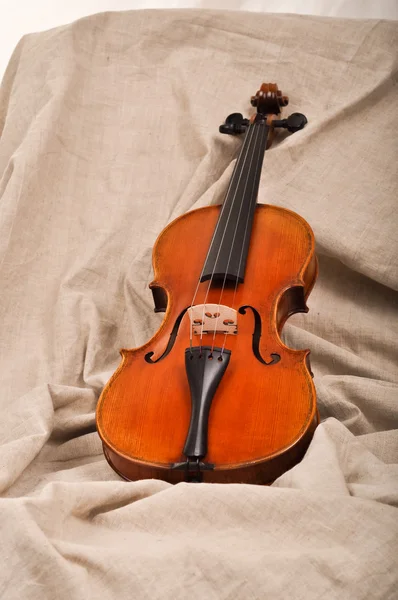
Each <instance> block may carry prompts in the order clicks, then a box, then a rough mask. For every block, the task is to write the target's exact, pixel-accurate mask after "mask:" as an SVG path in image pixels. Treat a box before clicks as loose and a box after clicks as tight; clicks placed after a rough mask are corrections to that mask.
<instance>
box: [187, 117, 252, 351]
mask: <svg viewBox="0 0 398 600" xmlns="http://www.w3.org/2000/svg"><path fill="white" fill-rule="evenodd" d="M252 137H253V126H252V125H249V127H248V131H247V132H246V134H245V141H244V143H243V144H242V147H241V150H240V152H239V155H238V158H237V160H236V163H235V167H234V170H233V173H232V177H231V180H230V184H229V186H228V190H227V194H226V196H225V200H224V202H223V205H222V208H221V212H220V215H219V218H218V221H217V226H216V229H215V231H214V234H213V237H212V241H211V243H210V246H209V250H208V253H207V257H208V256H209V253H210V250H211V247H212V243H213V241H214V239H215V235H216V233H217V229H218V227H219V224H220V223H221V216H222V214H223V212H224V211H225V209H226V206H227V203H226V199H227V197H228V194H229V192H230V189H231V187H232V185H233V184H234V183H235V181H234V179H236V173H237V167H238V164H239V161H240V158H241V156H242V154H243V152H245V153H246V155H245V156H244V160H243V166H242V169H241V171H240V173H239V178H238V182H237V184H236V188H235V191H234V195H233V198H232V202H231V205H230V208H229V213H228V216H227V221H226V223H225V227H224V231H223V235H222V238H221V242H220V244H219V248H218V252H217V256H216V259H215V261H214V265H213V269H212V272H211V276H210V279H209V283H208V286H207V290H206V295H205V298H204V301H203V311H202V319H201V320H202V324H201V332H200V348H202V340H203V332H204V317H205V312H206V308H205V307H206V302H207V298H208V296H209V291H210V288H211V284H212V282H213V278H214V273H215V268H216V264H217V260H218V258H219V255H220V252H221V248H222V244H223V241H224V238H225V233H226V231H227V228H228V223H229V220H230V217H231V214H232V209H233V206H234V204H235V200H236V195H237V189H238V187H239V183H240V179H241V177H242V172H243V167H244V165H245V162H246V159H247V155H248V151H249V147H250V142H251V138H252ZM207 257H206V260H205V262H204V265H203V268H202V271H201V274H200V276H199V280H198V283H197V286H196V290H195V294H194V297H193V300H192V304H191V308H192V306H193V305H194V302H195V298H196V295H197V293H198V289H199V285H200V283H201V282H200V279H201V277H202V275H203V271H204V268H205V265H206V261H207ZM190 330H191V331H190V347H191V351H192V336H193V332H192V330H193V323H192V320H191V327H190Z"/></svg>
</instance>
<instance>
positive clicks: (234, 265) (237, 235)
mask: <svg viewBox="0 0 398 600" xmlns="http://www.w3.org/2000/svg"><path fill="white" fill-rule="evenodd" d="M268 133H269V127H268V125H267V124H266V121H265V119H264V118H263V117H262V115H259V114H258V115H257V116H256V119H255V121H254V123H252V124H250V125H249V127H248V128H247V131H246V133H245V139H244V142H243V144H242V147H241V150H240V153H239V156H238V158H237V161H236V164H235V168H234V171H233V174H232V177H231V181H230V184H229V187H228V191H227V194H226V197H225V200H224V202H223V205H222V209H221V211H220V216H219V218H218V221H217V225H216V228H215V231H214V234H213V238H212V241H211V244H210V248H209V251H208V254H207V258H206V261H205V264H204V267H203V271H202V275H201V279H200V280H201V281H206V280H208V279H212V280H213V281H220V280H222V281H233V282H236V280H238V282H239V283H243V280H244V273H245V267H246V261H247V254H248V250H249V243H250V235H251V230H252V226H253V218H254V211H255V208H256V204H257V194H258V187H259V184H260V177H261V167H262V164H263V159H264V152H265V149H266V144H267V138H268Z"/></svg>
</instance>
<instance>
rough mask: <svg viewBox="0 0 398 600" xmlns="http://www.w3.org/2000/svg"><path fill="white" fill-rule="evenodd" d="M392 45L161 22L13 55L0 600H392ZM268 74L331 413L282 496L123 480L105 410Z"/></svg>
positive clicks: (366, 34) (367, 27) (1, 251)
mask: <svg viewBox="0 0 398 600" xmlns="http://www.w3.org/2000/svg"><path fill="white" fill-rule="evenodd" d="M397 34H398V24H397V22H396V21H380V20H379V21H377V20H349V19H331V18H329V19H328V18H325V17H310V16H297V15H295V16H294V15H288V14H281V15H272V14H255V13H234V12H224V11H211V10H203V11H200V10H167V11H161V10H147V11H131V12H119V13H116V12H115V13H104V14H98V15H94V16H91V17H88V18H85V19H82V20H80V21H77V22H75V23H73V24H70V25H67V26H64V27H59V28H56V29H53V30H50V31H46V32H41V33H38V34H31V35H27V36H26V37H24V38H23V39H22V40H21V41H20V43H19V44H18V46H17V47H16V49H15V52H14V54H13V56H12V59H11V61H10V63H9V66H8V69H7V72H6V75H5V77H4V80H3V84H2V88H1V98H0V129H1V138H0V177H1V182H0V195H1V202H0V234H1V235H0V282H1V294H0V314H1V336H0V374H1V382H2V385H1V392H0V402H1V419H0V446H1V452H0V461H1V477H0V485H1V494H2V496H1V499H0V524H1V531H2V543H1V547H0V556H1V561H0V565H1V567H0V569H1V577H0V582H1V583H0V596H1V597H2V598H5V599H7V600H14V599H18V600H20V599H21V598H24V599H36V598H37V599H39V598H40V599H41V600H43V599H49V600H55V599H57V600H58V599H59V600H64V599H65V600H75V599H76V600H77V599H81V598H90V599H101V600H106V599H108V598H109V599H114V598H116V597H118V598H134V599H137V600H138V599H141V598H142V599H145V600H147V599H151V600H155V599H157V598H159V599H160V598H162V599H164V598H170V599H173V600H177V599H181V600H186V598H188V597H189V598H192V599H193V598H195V599H196V598H197V599H204V598H206V600H210V599H214V600H220V599H225V600H227V599H229V600H232V599H234V600H235V599H242V600H249V599H264V598H283V599H284V598H291V599H304V598H305V599H306V600H307V599H311V598H314V599H315V598H328V600H330V599H333V598H336V599H338V600H342V599H345V598H347V599H350V600H352V599H357V598H358V599H366V600H368V599H370V598H377V599H379V598H380V599H383V600H385V599H393V598H396V597H397V596H396V594H397V589H398V581H397V579H398V564H397V563H398V542H397V539H398V537H397V534H398V525H397V523H398V518H397V517H398V514H397V512H396V508H397V504H398V465H397V463H398V456H397V455H398V433H397V415H398V407H397V396H398V394H397V389H398V385H397V383H398V372H397V354H398V352H397V344H398V319H397V308H398V301H397V286H398V273H397V245H398V244H397V224H398V223H397V221H398V218H397V200H396V198H397V177H396V158H397V146H396V139H397V137H398V135H397V134H398V132H397V119H396V110H397V109H396V107H397V71H396V47H397V37H398V35H397ZM263 81H264V82H276V83H278V85H279V87H280V89H282V90H283V92H284V93H285V94H287V95H288V96H289V97H290V104H289V107H288V108H287V109H286V110H285V111H284V112H285V113H286V114H290V113H291V112H295V111H298V112H303V113H305V114H306V116H307V118H308V125H307V127H306V128H305V129H304V130H303V131H300V132H299V133H296V134H294V135H293V136H285V135H283V134H282V135H280V136H279V139H278V141H277V142H275V144H274V145H273V146H272V148H271V149H270V150H269V151H267V152H266V155H265V159H264V164H263V170H262V179H261V184H260V189H259V197H258V200H259V202H261V203H269V204H274V205H277V206H281V207H285V208H288V209H291V210H294V211H296V212H298V213H299V214H300V215H302V216H303V217H304V218H305V219H306V220H307V221H308V223H309V224H310V225H311V227H312V229H313V231H314V234H315V238H316V242H317V254H318V258H319V266H320V273H319V278H318V281H317V283H316V286H315V288H314V290H313V292H312V293H311V296H310V298H309V301H308V306H309V309H310V312H309V313H308V314H307V315H295V316H294V317H292V318H291V319H290V320H289V321H288V322H287V324H286V326H285V329H284V340H285V342H286V343H287V344H288V345H290V346H291V347H293V348H310V349H311V364H312V370H313V372H314V376H315V377H314V381H315V385H316V389H317V394H318V402H319V409H320V415H321V419H322V422H321V424H320V426H319V427H318V429H317V431H316V434H315V436H314V439H313V441H312V443H311V445H310V448H309V450H308V452H307V454H306V456H305V457H304V459H303V461H302V462H301V463H300V464H299V465H297V466H296V467H295V468H293V469H292V470H291V471H289V472H287V473H285V474H284V475H283V476H282V477H280V478H279V479H278V480H277V481H276V482H275V483H274V484H273V485H272V486H269V487H265V486H264V487H263V486H250V485H240V484H237V485H211V484H185V483H183V484H179V485H176V486H172V485H169V484H167V483H164V482H161V481H155V480H144V481H138V482H132V483H127V482H125V481H122V480H121V479H120V478H119V477H118V476H117V475H116V474H115V473H114V472H113V471H112V470H111V469H110V467H109V466H108V464H107V463H106V461H105V459H104V457H103V454H102V449H101V444H100V439H99V437H98V435H97V433H96V430H95V408H96V403H97V400H98V396H99V394H100V392H101V390H102V388H103V386H104V384H105V383H106V381H107V380H108V378H109V377H110V376H111V374H112V373H113V371H114V370H115V369H116V367H117V366H118V364H119V361H120V355H119V349H120V348H122V347H125V348H131V347H135V346H139V345H141V344H143V343H144V342H145V341H147V340H148V339H149V338H150V337H151V336H152V334H153V333H154V332H155V331H156V330H157V328H158V327H159V324H160V322H161V319H162V315H159V314H155V313H154V312H153V305H152V297H151V292H150V290H149V289H148V283H149V282H150V281H151V279H152V266H151V251H152V246H153V244H154V241H155V239H156V237H157V236H158V234H159V233H160V232H161V231H162V229H163V228H164V227H165V226H166V225H167V224H168V223H169V222H170V221H171V220H172V219H173V218H175V217H177V216H179V215H181V214H183V213H185V212H187V211H189V210H191V209H193V208H197V207H200V206H206V205H208V204H217V203H220V202H221V201H222V198H223V194H224V193H225V191H226V188H227V185H228V181H229V178H230V176H231V173H232V169H233V165H234V160H235V158H236V155H237V151H238V148H239V145H240V143H241V140H239V139H235V138H232V137H230V136H221V135H220V134H219V133H218V127H219V125H220V124H221V123H222V122H223V121H224V119H225V117H226V116H227V115H228V114H229V113H232V112H241V113H242V114H243V115H244V116H248V115H250V114H251V112H252V109H251V107H250V96H251V95H252V94H254V93H255V92H256V91H257V90H258V89H259V87H260V85H261V83H262V82H263ZM176 260H178V261H179V262H180V264H181V269H188V268H189V255H188V254H187V255H184V256H178V257H176ZM172 429H173V424H172V423H170V435H172Z"/></svg>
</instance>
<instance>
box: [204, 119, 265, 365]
mask: <svg viewBox="0 0 398 600" xmlns="http://www.w3.org/2000/svg"><path fill="white" fill-rule="evenodd" d="M255 129H256V133H255V137H254V145H253V149H252V153H251V157H250V163H249V167H248V169H247V174H246V181H245V182H244V183H245V185H244V189H243V192H242V195H241V203H240V207H239V213H238V216H237V219H236V223H235V230H234V235H233V238H232V243H231V248H230V251H229V255H228V261H227V266H226V269H225V274H224V279H223V283H222V287H221V292H220V297H219V301H218V310H217V313H218V316H217V320H216V324H215V329H214V334H213V340H212V347H211V352H213V350H214V345H215V339H216V333H217V325H218V320H219V318H220V307H221V300H222V296H223V292H224V289H225V284H226V281H227V274H228V267H229V264H230V262H231V257H232V252H233V249H234V244H235V239H236V234H237V232H238V228H239V224H240V216H241V213H242V208H243V204H244V199H245V195H246V189H247V186H248V183H249V180H250V172H251V166H252V162H253V158H254V156H255V153H256V149H257V142H258V137H259V131H260V126H259V125H257V127H256V128H255ZM260 142H261V136H260ZM256 172H257V168H256ZM252 181H253V179H252ZM249 214H250V211H249V210H248V211H247V217H246V229H247V224H248V217H249ZM245 235H246V230H245ZM243 248H244V241H243V244H242V247H241V253H240V260H239V267H238V271H237V277H236V282H235V290H236V288H237V285H238V274H239V269H240V265H241V263H242V257H243ZM231 308H233V307H231ZM226 335H227V334H225V337H226ZM224 347H225V339H224V345H223V348H222V352H223V350H224ZM222 352H221V354H222Z"/></svg>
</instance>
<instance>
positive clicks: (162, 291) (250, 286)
mask: <svg viewBox="0 0 398 600" xmlns="http://www.w3.org/2000/svg"><path fill="white" fill-rule="evenodd" d="M253 135H254V134H253ZM235 195H236V194H235ZM222 210H223V209H222V207H221V206H209V207H205V208H200V209H197V210H193V211H191V212H188V213H187V214H185V215H183V216H181V217H179V218H177V219H176V220H174V221H173V222H172V223H170V224H169V225H168V226H167V227H166V228H165V229H164V231H163V232H162V233H161V234H160V235H159V237H158V239H157V241H156V244H155V246H154V248H153V257H152V262H153V271H154V280H153V282H152V283H151V284H150V287H151V289H152V292H153V296H154V300H155V310H157V311H165V316H164V319H163V322H162V324H161V326H160V328H159V330H158V331H157V332H156V334H155V335H154V336H153V337H152V338H151V339H150V340H149V341H148V342H147V343H146V344H144V345H143V346H141V347H139V348H134V349H123V350H121V355H122V361H121V364H120V366H119V368H118V369H117V371H116V372H115V373H114V374H113V376H112V377H111V379H110V380H109V381H108V383H107V384H106V386H105V388H104V390H103V391H102V394H101V397H100V399H99V403H98V408H97V428H98V433H99V435H100V437H101V439H102V442H103V448H104V453H105V456H106V458H107V460H108V462H109V464H110V465H111V467H112V468H113V469H114V470H115V471H116V472H117V473H119V474H120V475H121V476H122V477H123V478H125V479H127V480H137V479H146V478H158V479H163V480H165V481H168V482H170V483H178V482H179V481H204V482H216V483H240V482H242V483H253V484H267V483H271V482H272V481H274V480H275V479H276V478H277V477H279V476H280V475H281V474H282V473H284V472H285V471H286V470H288V469H290V468H291V467H293V466H294V465H295V464H297V463H298V462H299V461H300V460H301V459H302V457H303V456H304V454H305V452H306V450H307V448H308V445H309V443H310V441H311V438H312V435H313V433H314V430H315V428H316V426H317V424H318V412H317V406H316V393H315V387H314V383H313V379H312V374H311V370H310V366H309V359H308V355H309V350H307V349H306V350H293V349H291V348H288V347H287V346H286V345H285V344H284V343H283V342H282V340H281V331H282V328H283V325H284V323H285V321H286V319H287V318H288V317H289V316H290V315H292V314H294V313H296V312H307V311H308V308H307V306H306V299H307V297H308V295H309V293H310V291H311V289H312V287H313V285H314V282H315V280H316V277H317V259H316V255H315V241H314V235H313V233H312V230H311V228H310V226H309V225H308V224H307V223H306V221H305V220H304V219H303V218H301V217H300V216H299V215H298V214H296V213H294V212H292V211H290V210H286V209H283V208H279V207H276V206H272V205H268V204H267V205H265V204H264V205H260V204H256V206H255V209H254V211H253V214H252V222H251V233H250V247H249V251H248V254H247V261H246V263H245V270H244V282H242V281H241V280H239V285H238V276H237V275H236V277H235V280H234V279H233V277H232V280H231V278H230V279H228V278H227V277H226V276H224V278H223V277H221V276H220V277H218V278H217V277H214V273H215V272H216V269H215V268H213V271H212V273H211V276H210V275H209V276H208V277H207V278H205V277H203V280H201V274H202V275H203V269H204V268H203V265H204V264H205V263H206V260H207V258H208V256H209V247H211V243H212V239H214V235H215V233H214V232H215V231H216V229H217V223H219V222H220V218H221V217H220V213H221V211H222ZM247 223H248V221H247V220H246V229H245V232H246V230H247ZM229 262H231V252H230V255H229ZM241 262H242V261H240V262H239V268H240V263H241ZM241 279H242V280H243V277H242V278H241ZM209 281H210V283H209ZM193 299H194V302H193Z"/></svg>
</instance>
